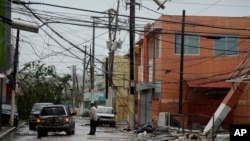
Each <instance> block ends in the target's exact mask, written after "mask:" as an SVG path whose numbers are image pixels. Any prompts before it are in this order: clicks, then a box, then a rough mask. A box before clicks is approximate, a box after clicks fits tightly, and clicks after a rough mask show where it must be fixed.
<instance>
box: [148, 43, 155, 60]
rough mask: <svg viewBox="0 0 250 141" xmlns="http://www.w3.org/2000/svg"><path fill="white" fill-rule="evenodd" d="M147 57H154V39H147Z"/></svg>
mask: <svg viewBox="0 0 250 141" xmlns="http://www.w3.org/2000/svg"><path fill="white" fill-rule="evenodd" d="M149 59H154V40H153V39H150V40H149Z"/></svg>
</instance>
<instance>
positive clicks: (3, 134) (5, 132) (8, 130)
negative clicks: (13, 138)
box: [0, 122, 25, 138]
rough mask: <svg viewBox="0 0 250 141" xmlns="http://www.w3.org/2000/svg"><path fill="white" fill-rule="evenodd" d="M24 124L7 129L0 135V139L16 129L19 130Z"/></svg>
mask: <svg viewBox="0 0 250 141" xmlns="http://www.w3.org/2000/svg"><path fill="white" fill-rule="evenodd" d="M24 124H25V122H22V123H21V124H19V126H18V127H9V128H8V129H6V131H4V132H2V133H0V138H2V137H3V136H5V135H6V134H8V133H10V132H12V131H13V130H15V129H16V128H19V127H21V126H23V125H24Z"/></svg>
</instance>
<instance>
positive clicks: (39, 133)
mask: <svg viewBox="0 0 250 141" xmlns="http://www.w3.org/2000/svg"><path fill="white" fill-rule="evenodd" d="M42 136H43V132H42V131H40V130H37V138H41V137H42Z"/></svg>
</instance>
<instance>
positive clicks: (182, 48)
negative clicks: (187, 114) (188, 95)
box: [179, 10, 185, 114]
mask: <svg viewBox="0 0 250 141" xmlns="http://www.w3.org/2000/svg"><path fill="white" fill-rule="evenodd" d="M184 34H185V10H183V12H182V29H181V60H180V88H179V92H180V93H179V114H182V95H183V63H184V62H183V61H184V43H185V42H184V40H185V36H184Z"/></svg>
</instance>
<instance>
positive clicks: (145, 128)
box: [137, 123, 154, 134]
mask: <svg viewBox="0 0 250 141" xmlns="http://www.w3.org/2000/svg"><path fill="white" fill-rule="evenodd" d="M144 131H146V133H152V132H153V131H154V127H153V126H152V125H151V124H150V123H147V124H145V125H143V126H142V127H141V128H139V129H138V130H137V134H139V133H143V132H144Z"/></svg>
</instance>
